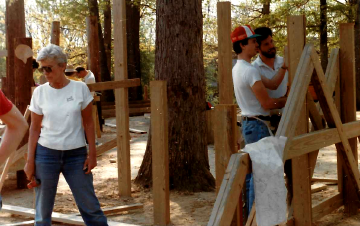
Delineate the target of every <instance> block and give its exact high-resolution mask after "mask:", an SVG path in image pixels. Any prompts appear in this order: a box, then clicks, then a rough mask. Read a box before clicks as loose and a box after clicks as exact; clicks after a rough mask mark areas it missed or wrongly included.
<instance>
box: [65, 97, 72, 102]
mask: <svg viewBox="0 0 360 226" xmlns="http://www.w3.org/2000/svg"><path fill="white" fill-rule="evenodd" d="M66 100H67V102H69V101H73V100H74V98H73V97H72V96H71V97H69V98H66Z"/></svg>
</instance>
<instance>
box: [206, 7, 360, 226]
mask: <svg viewBox="0 0 360 226" xmlns="http://www.w3.org/2000/svg"><path fill="white" fill-rule="evenodd" d="M219 14H222V15H220V16H219ZM218 18H225V19H223V20H218V22H219V23H218V26H219V28H218V32H219V33H218V35H219V42H220V41H224V42H230V39H226V38H224V37H226V36H228V34H230V32H231V30H230V28H231V5H230V2H219V3H218ZM224 23H225V24H224ZM305 23H306V22H305V17H304V16H290V17H288V23H287V34H288V59H289V81H290V82H291V89H290V94H289V96H288V100H287V103H286V106H285V109H284V113H283V115H282V118H281V121H280V124H279V127H278V130H277V133H276V136H285V137H287V143H286V146H285V150H284V156H283V160H284V162H285V161H286V160H291V165H292V167H291V174H292V184H291V185H292V186H291V188H292V191H289V192H290V193H292V197H293V198H292V200H291V206H289V207H290V208H289V209H288V213H289V217H288V220H287V222H284V223H283V225H296V226H297V225H304V226H307V225H312V223H313V222H315V221H317V220H319V219H320V218H322V217H323V216H325V215H327V214H329V213H331V212H332V211H334V210H336V209H338V208H340V207H341V206H343V205H344V206H345V211H346V213H348V214H354V213H356V212H357V211H358V208H359V197H360V193H359V188H360V173H359V170H358V163H357V161H358V159H357V156H358V151H357V147H356V146H357V145H356V138H357V137H359V136H360V121H356V106H355V64H354V59H355V52H354V24H352V23H350V24H340V29H339V30H340V49H333V50H332V51H331V54H330V58H329V61H328V65H327V68H326V72H325V73H324V72H323V69H322V67H321V64H320V61H319V56H318V55H317V53H316V50H315V49H314V47H313V46H312V45H311V44H306V45H305V27H306V26H305ZM220 36H224V37H223V38H220ZM222 46H224V47H223V48H222V49H221V48H220V47H221V45H220V43H219V67H229V65H230V68H231V64H230V63H231V61H229V60H227V58H226V57H225V58H224V59H223V60H222V62H225V63H220V59H221V58H220V57H221V56H222V55H231V47H230V48H229V45H227V44H222ZM226 46H227V48H226V49H225V47H226ZM230 46H231V45H230ZM219 72H223V73H219V74H220V79H219V87H220V92H221V90H222V89H221V87H226V86H225V85H224V83H223V82H222V81H227V82H228V81H232V78H231V76H232V75H231V72H230V73H226V70H225V69H221V68H219ZM310 82H311V83H312V86H313V87H314V90H315V92H316V95H317V98H318V100H319V103H320V106H317V105H319V104H315V102H314V100H313V97H312V95H311V94H310V92H309V91H308V87H309V84H310ZM223 90H225V89H223ZM224 92H228V91H224ZM334 92H335V100H334V99H333V93H334ZM223 95H224V94H223ZM221 96H222V95H221V93H220V97H221ZM229 96H230V95H229ZM220 100H221V99H220ZM223 102H225V103H223V104H220V105H218V106H216V108H215V115H217V122H218V123H217V124H215V125H214V126H215V128H216V129H215V150H216V184H217V191H218V195H217V199H216V202H215V204H214V208H213V210H212V213H211V217H210V220H209V223H208V226H210V225H230V224H231V225H233V223H235V224H236V225H243V224H242V212H241V208H237V206H242V204H241V197H240V194H241V191H242V189H243V188H244V183H245V176H246V174H248V173H250V172H251V171H252V169H251V160H250V158H249V155H248V154H247V153H243V152H240V153H238V152H237V148H236V145H237V144H236V141H237V136H236V134H237V133H236V130H237V129H236V119H237V118H236V105H233V104H232V103H233V102H232V100H231V99H230V98H228V99H225V101H223ZM226 102H227V103H226ZM299 103H300V104H299ZM340 114H341V116H340ZM309 118H310V121H311V123H312V127H313V130H314V131H312V132H309V130H310V126H309ZM323 118H325V121H326V123H327V127H325V126H324V125H323ZM332 144H335V145H336V149H337V154H338V158H337V159H338V161H337V170H338V179H337V180H333V179H332V180H331V179H317V178H313V173H314V169H315V165H316V160H317V156H318V152H319V149H321V148H323V147H326V146H329V145H332ZM312 181H332V182H334V181H335V182H337V184H338V193H337V194H336V195H334V196H333V197H330V198H327V199H325V200H323V201H322V202H321V203H319V204H317V205H316V206H312V204H311V182H312ZM356 191H358V192H356ZM255 206H256V204H255ZM234 220H235V222H234ZM248 225H249V226H250V225H257V224H256V219H255V208H253V209H252V211H251V213H250V215H249V218H248V220H247V223H246V226H248Z"/></svg>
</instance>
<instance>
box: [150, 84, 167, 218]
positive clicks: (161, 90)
mask: <svg viewBox="0 0 360 226" xmlns="http://www.w3.org/2000/svg"><path fill="white" fill-rule="evenodd" d="M150 92H151V111H152V115H151V136H152V138H151V140H152V142H151V144H152V175H153V177H152V178H153V179H152V181H153V200H154V225H168V224H169V223H170V199H169V141H168V139H169V132H168V130H169V128H168V108H167V83H166V81H152V82H150Z"/></svg>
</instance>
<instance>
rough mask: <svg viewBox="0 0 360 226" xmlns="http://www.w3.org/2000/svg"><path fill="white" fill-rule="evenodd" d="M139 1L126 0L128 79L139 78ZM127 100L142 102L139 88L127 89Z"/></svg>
mask: <svg viewBox="0 0 360 226" xmlns="http://www.w3.org/2000/svg"><path fill="white" fill-rule="evenodd" d="M139 4H140V1H138V0H135V1H132V0H126V38H127V54H128V55H127V61H128V76H129V79H133V78H140V79H141V68H140V44H139V37H140V6H139ZM129 100H142V88H141V86H137V87H131V88H129Z"/></svg>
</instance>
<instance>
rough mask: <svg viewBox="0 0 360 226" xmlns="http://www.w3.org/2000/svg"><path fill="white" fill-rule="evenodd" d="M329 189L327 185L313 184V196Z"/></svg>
mask: <svg viewBox="0 0 360 226" xmlns="http://www.w3.org/2000/svg"><path fill="white" fill-rule="evenodd" d="M325 189H327V185H326V184H313V185H311V194H313V193H316V192H319V191H322V190H325Z"/></svg>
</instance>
